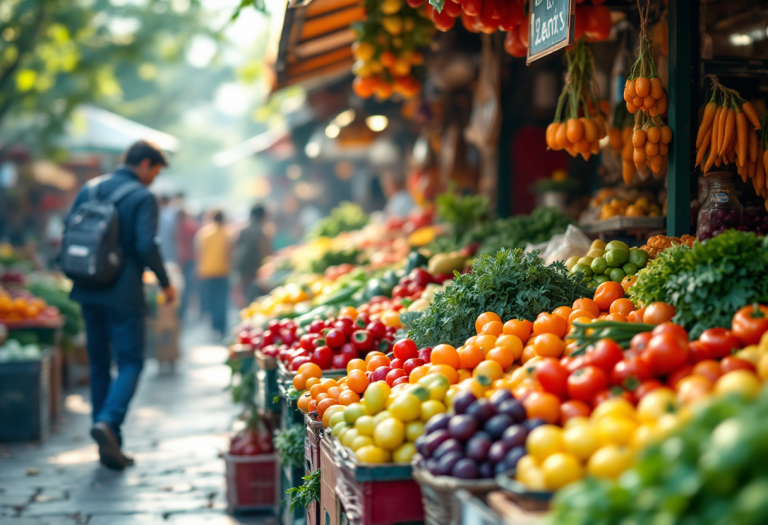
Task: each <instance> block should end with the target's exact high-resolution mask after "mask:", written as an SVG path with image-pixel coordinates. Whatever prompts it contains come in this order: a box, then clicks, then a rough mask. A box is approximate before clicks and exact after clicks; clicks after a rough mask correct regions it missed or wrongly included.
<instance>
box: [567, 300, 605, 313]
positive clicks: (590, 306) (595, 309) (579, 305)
mask: <svg viewBox="0 0 768 525" xmlns="http://www.w3.org/2000/svg"><path fill="white" fill-rule="evenodd" d="M573 309H574V310H586V311H587V312H590V313H591V314H592V315H594V316H595V317H597V316H598V315H600V307H599V306H598V305H597V303H596V302H595V301H593V300H592V299H589V298H586V297H584V298H583V299H576V300H575V301H573Z"/></svg>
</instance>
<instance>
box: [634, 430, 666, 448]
mask: <svg viewBox="0 0 768 525" xmlns="http://www.w3.org/2000/svg"><path fill="white" fill-rule="evenodd" d="M660 438H661V433H660V432H659V430H658V429H657V428H656V427H655V426H653V425H640V426H639V427H637V429H636V430H635V434H634V436H632V442H631V443H630V445H631V446H632V448H633V449H634V450H642V449H644V448H646V447H648V445H650V444H652V443H654V442H655V441H658V440H659V439H660Z"/></svg>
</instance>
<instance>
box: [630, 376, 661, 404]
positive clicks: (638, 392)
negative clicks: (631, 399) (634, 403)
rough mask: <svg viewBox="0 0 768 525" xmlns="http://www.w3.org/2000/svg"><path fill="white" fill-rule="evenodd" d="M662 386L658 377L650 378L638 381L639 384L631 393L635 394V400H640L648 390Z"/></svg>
mask: <svg viewBox="0 0 768 525" xmlns="http://www.w3.org/2000/svg"><path fill="white" fill-rule="evenodd" d="M663 386H664V385H663V384H662V383H661V381H659V380H658V379H650V380H648V381H644V382H643V383H640V386H639V387H637V388H636V389H635V391H634V392H633V393H634V394H635V397H636V398H637V400H638V401H640V400H641V399H643V397H645V394H647V393H648V392H651V391H652V390H656V389H657V388H662V387H663Z"/></svg>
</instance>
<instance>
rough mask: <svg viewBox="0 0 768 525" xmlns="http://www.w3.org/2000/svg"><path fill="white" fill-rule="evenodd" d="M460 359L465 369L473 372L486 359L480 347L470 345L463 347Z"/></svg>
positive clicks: (460, 351)
mask: <svg viewBox="0 0 768 525" xmlns="http://www.w3.org/2000/svg"><path fill="white" fill-rule="evenodd" d="M459 359H460V360H461V366H462V367H463V368H467V369H469V370H472V369H473V368H475V367H476V366H477V365H479V364H480V363H481V362H482V361H483V360H484V359H485V355H484V354H483V351H482V349H481V348H480V347H479V346H477V345H471V344H470V345H464V346H462V347H461V349H460V350H459Z"/></svg>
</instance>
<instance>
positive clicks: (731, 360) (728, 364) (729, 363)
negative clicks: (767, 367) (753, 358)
mask: <svg viewBox="0 0 768 525" xmlns="http://www.w3.org/2000/svg"><path fill="white" fill-rule="evenodd" d="M720 369H721V370H722V371H723V374H727V373H728V372H732V371H733V370H750V371H752V372H754V371H755V365H753V364H752V363H750V362H749V361H747V360H746V359H741V358H739V357H735V356H732V355H729V356H728V357H726V358H725V359H723V360H722V361H720Z"/></svg>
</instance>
